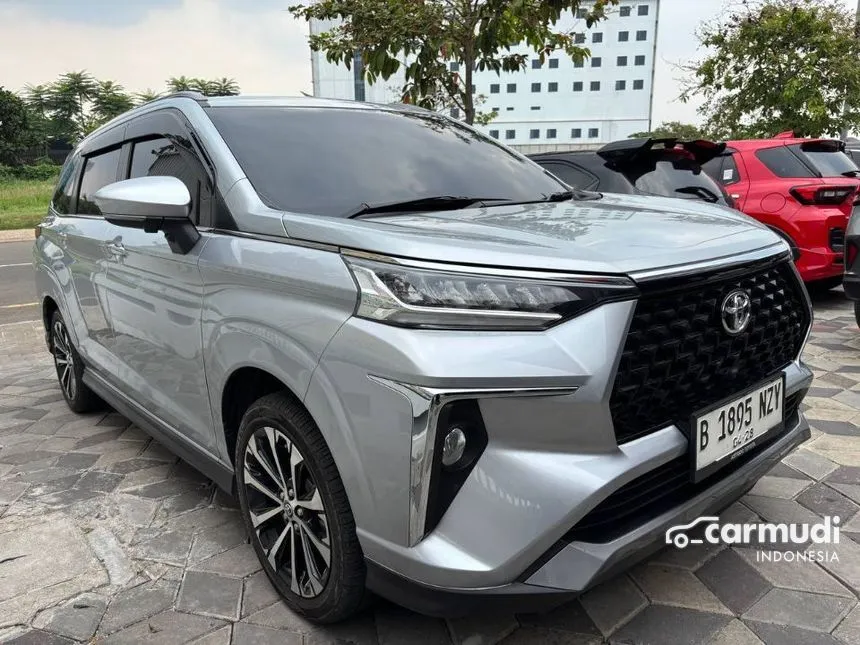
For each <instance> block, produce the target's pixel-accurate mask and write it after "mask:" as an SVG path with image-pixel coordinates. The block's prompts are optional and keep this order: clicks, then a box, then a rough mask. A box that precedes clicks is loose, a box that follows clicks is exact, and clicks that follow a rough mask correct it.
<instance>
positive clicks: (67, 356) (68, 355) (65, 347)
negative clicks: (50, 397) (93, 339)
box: [52, 320, 78, 400]
mask: <svg viewBox="0 0 860 645" xmlns="http://www.w3.org/2000/svg"><path fill="white" fill-rule="evenodd" d="M52 341H53V342H52V345H53V347H54V366H55V367H56V368H57V378H58V379H59V380H60V387H61V388H63V392H64V393H65V395H66V398H68V399H69V400H74V398H75V395H76V394H77V393H78V383H77V374H75V356H74V352H72V349H71V347H72V343H71V341H70V340H69V332H68V331H67V330H66V326H65V325H64V324H63V321H62V320H55V321H54V327H53V334H52Z"/></svg>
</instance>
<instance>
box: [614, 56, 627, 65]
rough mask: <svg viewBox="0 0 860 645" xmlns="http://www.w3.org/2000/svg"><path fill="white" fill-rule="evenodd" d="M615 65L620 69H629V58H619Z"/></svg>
mask: <svg viewBox="0 0 860 645" xmlns="http://www.w3.org/2000/svg"><path fill="white" fill-rule="evenodd" d="M615 64H616V65H618V67H627V56H619V57H618V60H616V61H615Z"/></svg>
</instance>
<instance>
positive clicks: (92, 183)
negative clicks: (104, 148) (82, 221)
mask: <svg viewBox="0 0 860 645" xmlns="http://www.w3.org/2000/svg"><path fill="white" fill-rule="evenodd" d="M120 152H121V150H120V148H115V149H113V150H109V151H108V152H100V153H96V154H93V155H90V156H88V157H86V159H85V162H84V163H85V165H84V176H83V177H81V192H80V193H79V195H78V208H77V212H78V213H80V214H82V215H101V211H100V210H99V207H98V206H96V204H95V202H94V201H93V199H92V197H93V194H95V192H96V191H97V190H98V189H99V188H102V187H103V186H107V185H108V184H112V183H114V182H116V181H117V171H118V169H119V157H120Z"/></svg>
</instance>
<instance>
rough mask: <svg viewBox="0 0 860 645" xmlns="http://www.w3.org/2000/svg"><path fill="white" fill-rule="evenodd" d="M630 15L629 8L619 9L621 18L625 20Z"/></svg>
mask: <svg viewBox="0 0 860 645" xmlns="http://www.w3.org/2000/svg"><path fill="white" fill-rule="evenodd" d="M629 15H630V7H621V17H622V18H627V17H628V16H629Z"/></svg>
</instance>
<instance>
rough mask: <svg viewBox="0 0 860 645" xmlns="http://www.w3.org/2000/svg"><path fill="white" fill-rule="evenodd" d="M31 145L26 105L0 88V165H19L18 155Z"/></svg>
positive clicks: (31, 139) (11, 93)
mask: <svg viewBox="0 0 860 645" xmlns="http://www.w3.org/2000/svg"><path fill="white" fill-rule="evenodd" d="M32 143H33V137H32V132H31V130H30V124H29V121H28V119H27V105H26V104H25V103H24V101H23V100H22V99H21V98H20V97H19V96H18V95H16V94H14V93H13V92H10V91H8V90H5V89H3V87H2V86H0V164H6V165H18V164H20V163H21V159H20V154H21V153H22V152H23V151H24V150H25V149H26V148H28V147H29V146H30V145H31V144H32Z"/></svg>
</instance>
